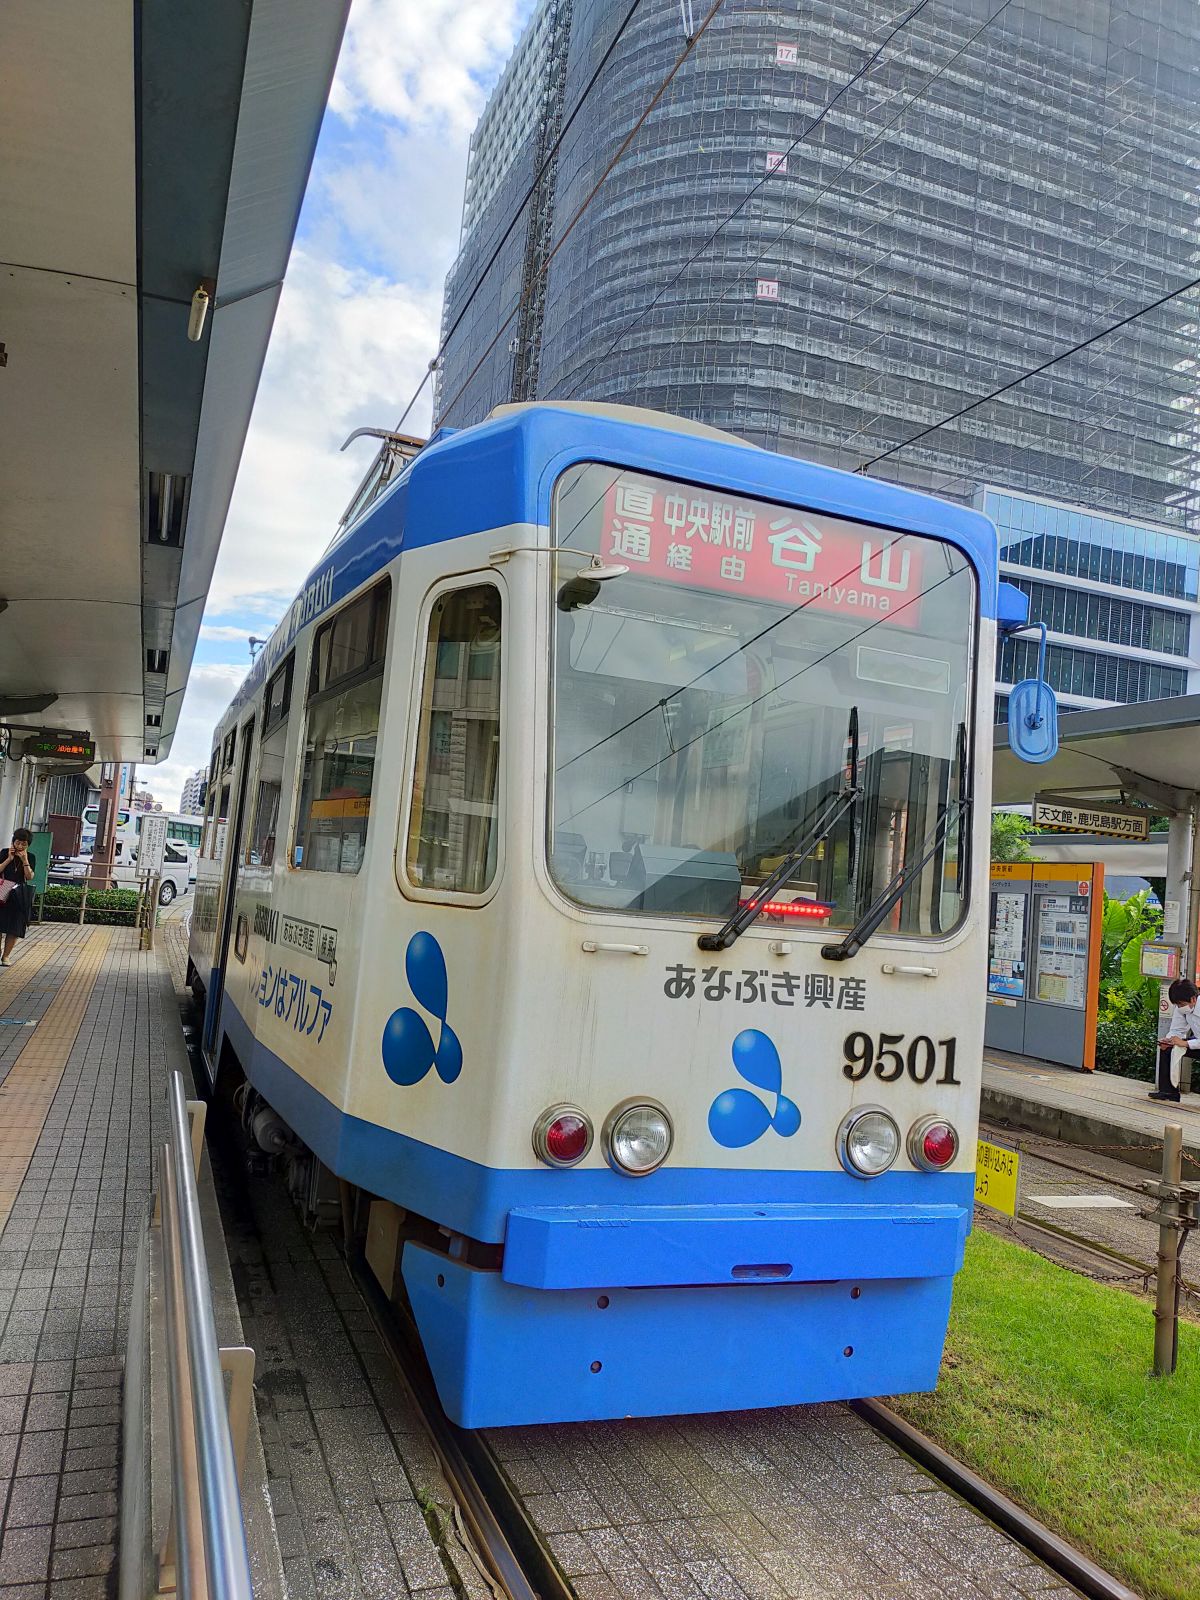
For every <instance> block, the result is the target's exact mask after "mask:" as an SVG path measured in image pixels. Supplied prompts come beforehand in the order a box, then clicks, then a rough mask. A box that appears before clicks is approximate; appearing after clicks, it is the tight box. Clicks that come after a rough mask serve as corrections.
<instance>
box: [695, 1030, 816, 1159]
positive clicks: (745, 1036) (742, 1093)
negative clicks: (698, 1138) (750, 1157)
mask: <svg viewBox="0 0 1200 1600" xmlns="http://www.w3.org/2000/svg"><path fill="white" fill-rule="evenodd" d="M733 1064H734V1066H735V1067H736V1068H737V1072H738V1076H739V1077H742V1078H745V1080H746V1082H747V1083H752V1084H754V1086H755V1087H756V1088H758V1089H763V1090H765V1091H766V1093H767V1094H769V1095H773V1096H774V1098H775V1110H774V1111H771V1110H769V1109H768V1107H767V1106H765V1105H764V1104H763V1102H762V1101H761V1100H760V1099H759V1097H758V1096H757V1095H756V1094H751V1093H750V1091H749V1090H748V1089H726V1090H725V1091H724V1093H723V1094H719V1095H718V1096H717V1098H716V1099H715V1100H714V1101H713V1103H712V1105H711V1106H709V1108H708V1131H709V1133H711V1134H712V1136H713V1138H714V1139H715V1140H716V1141H717V1143H718V1144H723V1145H724V1146H725V1148H726V1149H727V1150H740V1149H742V1147H743V1146H744V1145H748V1144H753V1143H754V1141H755V1140H756V1139H761V1138H762V1136H763V1134H764V1133H766V1131H767V1129H768V1128H774V1129H775V1132H776V1133H778V1134H779V1135H780V1136H781V1137H782V1138H784V1139H790V1138H791V1136H792V1134H794V1133H795V1132H796V1130H797V1128H799V1126H800V1107H799V1106H798V1105H796V1103H795V1102H794V1101H792V1100H789V1099H788V1097H787V1096H786V1095H785V1094H784V1093H783V1092H782V1091H783V1068H782V1066H781V1065H780V1062H779V1051H778V1050H776V1048H775V1045H774V1043H773V1042H772V1041H771V1040H770V1039H768V1038H767V1036H766V1034H765V1033H760V1032H759V1030H758V1029H757V1028H743V1029H742V1031H741V1033H739V1034H738V1036H737V1038H736V1039H735V1040H734V1041H733Z"/></svg>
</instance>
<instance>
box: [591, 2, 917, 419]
mask: <svg viewBox="0 0 1200 1600" xmlns="http://www.w3.org/2000/svg"><path fill="white" fill-rule="evenodd" d="M929 4H931V0H918V3H917V4H916V5H915V6H910V7H909V9H908V10H907V11H906V12H905V14H904V15H903V16H902V17H901V18H900V20H899V21H898V22H896V23H895V24H894V25H893V26H892V27H891V29H890V30H889V31H888V33H887V34H886V35H885V37H884V38H883V39H882V40H881V42H880V43H879V44H878V45H877V46H876V48H875V50H874V51H873V52H872V53H871V55H870V56H869V57H868V58H867V60H866V61H864V62H863V64H862V66H861V67H859V68H858V69H857V71H855V72H854V73H853V74H852V75H851V76H850V77H849V78H847V79H846V81H845V83H843V84H842V86H841V88H840V89H838V90H837V91H836V93H835V94H834V95H833V96H832V98H831V99H829V100H827V101H826V102H825V104H824V105H823V106H822V107H821V109H820V111H818V112H817V114H816V116H815V117H813V119H812V121H811V122H809V124H808V126H807V127H806V128H804V129H803V130H802V131H801V132H800V133H798V134H797V135H796V137H795V138H794V139H793V140H792V142H791V144H789V145H788V147H787V149H786V150H783V151H781V152H780V160H779V161H778V162H777V163H776V164H775V165H774V166H772V167H771V168H770V169H769V170H768V171H767V172H764V173H763V175H762V177H761V178H757V179H756V180H755V181H754V183H752V184H751V185H750V187H749V189H747V190H746V192H745V194H744V195H743V196H742V197H741V199H740V200H739V201H738V203H737V205H735V206H734V208H733V210H732V211H730V212H729V213H728V215H727V216H725V217H723V218H722V219H721V221H720V222H718V223H717V225H716V227H715V228H714V229H713V230H712V232H711V233H710V234H709V235H708V237H707V238H706V239H704V240H703V242H702V243H701V244H699V245H697V247H696V249H695V250H694V251H693V252H692V254H691V255H690V256H689V257H688V258H687V260H686V261H685V262H684V263H683V265H682V266H681V267H680V268H679V270H678V271H677V272H676V273H675V276H674V277H673V278H670V279H668V281H667V282H666V283H664V284H663V286H662V288H661V289H659V291H658V293H657V294H656V295H655V296H654V298H653V299H652V300H649V301H648V302H647V303H646V304H645V305H644V306H643V307H642V309H641V310H640V311H639V312H637V314H636V315H635V316H634V317H633V319H632V320H631V321H630V322H628V323H627V324H626V325H625V327H624V328H622V329H621V331H620V333H618V335H617V337H616V339H615V340H614V341H613V343H612V345H611V346H610V347H609V349H608V350H607V351H606V352H605V353H604V355H603V356H601V358H600V360H601V361H602V362H603V361H607V360H608V358H609V356H611V355H612V353H613V351H614V350H615V349H616V348H617V346H618V345H619V344H620V342H621V340H622V339H623V338H624V337H625V335H626V334H627V333H628V332H629V331H630V329H631V328H634V327H636V326H637V324H638V323H639V322H640V321H641V320H642V318H643V317H644V316H646V315H647V314H648V313H649V312H651V311H653V309H654V307H655V306H656V305H657V304H658V303H659V301H660V300H661V299H662V297H663V295H665V294H668V293H669V292H670V291H671V290H672V289H673V288H674V287H675V285H676V284H677V283H678V282H679V280H680V278H682V277H683V275H684V273H686V272H687V271H688V270H689V269H690V268H691V267H693V266H694V265H695V264H696V262H697V261H699V259H700V257H701V256H702V255H703V254H704V253H705V251H706V250H707V249H708V248H709V246H710V245H711V244H712V243H713V241H714V240H715V239H716V238H717V235H718V234H720V233H721V232H722V231H723V230H724V229H725V228H727V227H728V226H729V224H730V223H731V222H732V221H733V220H734V218H735V217H737V216H739V215H740V214H741V213H742V211H744V210H745V208H746V206H748V205H749V203H750V201H751V200H753V198H754V196H755V195H756V194H757V193H758V191H759V190H760V189H761V188H763V187H764V185H766V184H768V183H770V181H771V179H772V178H774V177H775V176H776V175H777V174H778V173H780V172H782V170H783V163H784V162H786V160H787V158H788V157H789V156H790V155H791V154H792V153H793V152H794V151H795V150H796V149H797V148H798V147H799V146H800V145H801V144H803V143H804V141H805V140H806V139H807V138H808V137H809V135H810V134H812V133H815V132H816V130H817V129H818V128H819V127H820V126H821V124H822V123H823V122H824V121H825V119H826V118H827V117H828V116H829V114H830V112H832V111H833V109H834V107H835V106H836V105H837V103H838V101H839V100H841V99H842V98H843V97H844V96H845V95H847V94H849V92H850V90H851V89H853V88H854V86H855V84H857V83H859V82H861V80H862V79H863V78H865V77H866V75H867V74H868V73H869V72H870V71H871V70H872V69H873V68H874V67H875V66H877V65H878V63H879V60H880V58H881V57H882V55H883V53H884V51H885V50H886V49H887V47H888V45H890V44H891V42H892V40H893V39H894V38H895V37H896V35H897V34H898V33H900V32H901V31H902V30H903V29H904V28H907V27H908V25H909V23H910V22H912V21H913V19H914V18H915V17H917V16H918V15H919V14H920V12H922V11H923V10H924V9H925V7H926V6H927V5H929ZM598 364H599V363H593V370H594V367H595V365H598ZM579 381H582V380H578V381H577V382H576V384H575V385H573V386H572V388H571V391H570V393H569V394H568V395H567V397H566V398H567V399H568V400H569V399H572V398H573V397H574V394H575V389H576V388H577V387H578V382H579Z"/></svg>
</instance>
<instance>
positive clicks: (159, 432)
mask: <svg viewBox="0 0 1200 1600" xmlns="http://www.w3.org/2000/svg"><path fill="white" fill-rule="evenodd" d="M348 4H349V0H289V3H288V4H287V5H280V4H277V3H274V0H244V3H234V4H227V3H224V0H220V3H214V0H176V3H174V4H172V5H165V6H160V5H148V6H135V5H130V4H129V3H128V0H56V3H55V4H54V5H53V6H46V5H44V4H42V3H40V0H10V3H9V4H7V5H5V6H4V7H3V8H0V60H2V61H3V62H4V72H3V82H4V93H3V95H0V149H3V150H4V151H5V153H6V159H5V160H4V161H3V162H2V163H0V216H2V217H3V219H4V229H5V250H4V255H5V257H6V260H5V264H4V267H3V269H2V270H0V281H2V282H3V292H2V294H0V303H2V305H3V314H2V316H0V340H3V342H4V346H5V355H6V358H7V364H6V365H3V366H0V438H3V440H4V448H3V450H2V451H0V564H2V570H0V599H2V600H3V602H4V603H5V612H6V614H5V616H4V618H3V623H2V624H0V720H3V721H4V722H6V723H12V724H16V725H30V724H38V725H44V726H47V727H52V728H64V729H71V730H77V731H81V732H82V731H87V732H90V733H91V734H92V735H93V736H94V738H95V740H96V744H97V747H98V751H99V753H100V755H101V756H102V757H103V758H106V759H110V760H117V759H120V760H138V761H140V760H151V761H153V760H155V759H161V758H162V757H164V756H165V755H166V754H167V751H168V749H169V747H170V743H171V738H172V735H173V733H174V730H175V724H176V721H177V719H178V714H179V709H180V705H181V702H182V699H183V692H184V688H185V685H186V682H187V677H188V673H189V670H190V667H191V661H192V655H193V652H194V649H195V645H196V639H197V637H198V634H199V629H200V619H201V613H202V612H203V609H204V601H205V598H206V596H207V592H208V586H209V581H210V579H211V576H212V571H213V566H214V564H215V561H216V556H217V549H218V545H219V543H220V538H221V533H222V530H223V527H224V522H225V516H226V512H227V509H228V505H229V500H230V496H231V494H232V490H233V483H234V477H235V475H236V472H237V467H238V462H239V459H240V456H241V451H242V445H243V442H244V440H245V435H246V430H247V426H248V424H249V419H250V410H251V406H252V404H253V400H254V394H255V390H256V388H257V385H258V378H259V373H260V370H261V367H262V362H263V358H264V355H265V353H266V347H267V340H268V337H269V334H270V330H271V325H272V321H273V318H274V314H275V308H276V305H277V303H278V300H279V293H280V288H281V285H282V281H283V274H284V268H285V266H286V263H287V258H288V253H289V251H290V249H291V243H292V236H293V233H294V230H295V226H296V221H297V217H298V214H299V208H300V201H301V198H302V195H303V192H304V186H305V183H306V181H307V177H308V172H309V167H310V165H311V161H312V155H313V150H314V148H315V144H316V138H317V132H318V129H319V127H320V122H321V117H322V114H323V111H324V108H325V102H326V99H327V95H328V90H329V84H330V80H331V77H332V74H333V69H334V65H335V62H336V59H337V52H338V47H339V44H340V40H341V34H342V29H343V26H344V24H345V18H346V12H347V9H348ZM201 286H205V287H207V289H208V290H209V293H210V295H211V297H212V298H211V304H210V310H209V314H208V320H207V326H206V328H205V330H204V333H203V336H202V337H201V339H200V340H199V341H198V342H195V343H192V342H190V341H189V339H188V337H187V330H188V316H189V310H190V306H191V301H192V297H193V294H194V293H195V291H196V289H197V288H199V287H201ZM2 359H3V358H2V357H0V360H2ZM152 475H153V477H152ZM160 492H163V493H165V494H166V495H167V496H168V497H171V498H173V499H174V500H175V502H176V504H178V503H179V501H180V500H181V501H182V520H181V522H180V523H179V525H178V526H173V525H172V522H171V519H170V517H168V519H167V529H168V536H167V538H166V539H165V540H164V539H162V538H157V539H155V538H153V537H151V534H152V532H153V530H152V529H151V527H150V521H151V514H152V511H153V510H154V508H155V507H157V506H158V505H160V504H161V503H162V502H161V498H160ZM151 652H154V654H151ZM159 652H163V653H165V670H162V669H163V662H164V658H163V655H162V654H159Z"/></svg>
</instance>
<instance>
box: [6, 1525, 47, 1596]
mask: <svg viewBox="0 0 1200 1600" xmlns="http://www.w3.org/2000/svg"><path fill="white" fill-rule="evenodd" d="M49 1564H50V1529H49V1528H48V1527H40V1528H6V1529H5V1530H4V1548H3V1550H0V1583H34V1582H36V1581H37V1580H38V1579H39V1578H41V1579H43V1580H44V1579H45V1576H46V1571H47V1568H48V1567H49Z"/></svg>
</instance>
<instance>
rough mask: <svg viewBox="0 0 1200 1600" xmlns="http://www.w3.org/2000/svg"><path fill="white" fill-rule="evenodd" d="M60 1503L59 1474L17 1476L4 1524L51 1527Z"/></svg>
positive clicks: (7, 1526)
mask: <svg viewBox="0 0 1200 1600" xmlns="http://www.w3.org/2000/svg"><path fill="white" fill-rule="evenodd" d="M57 1503H58V1474H57V1473H47V1474H46V1475H45V1476H44V1477H38V1478H17V1479H16V1481H15V1482H14V1483H13V1486H12V1493H11V1494H10V1495H9V1500H8V1510H7V1511H6V1512H5V1515H4V1526H5V1528H6V1529H8V1528H28V1527H49V1526H50V1524H51V1523H52V1522H53V1521H54V1508H55V1506H56V1505H57Z"/></svg>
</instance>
